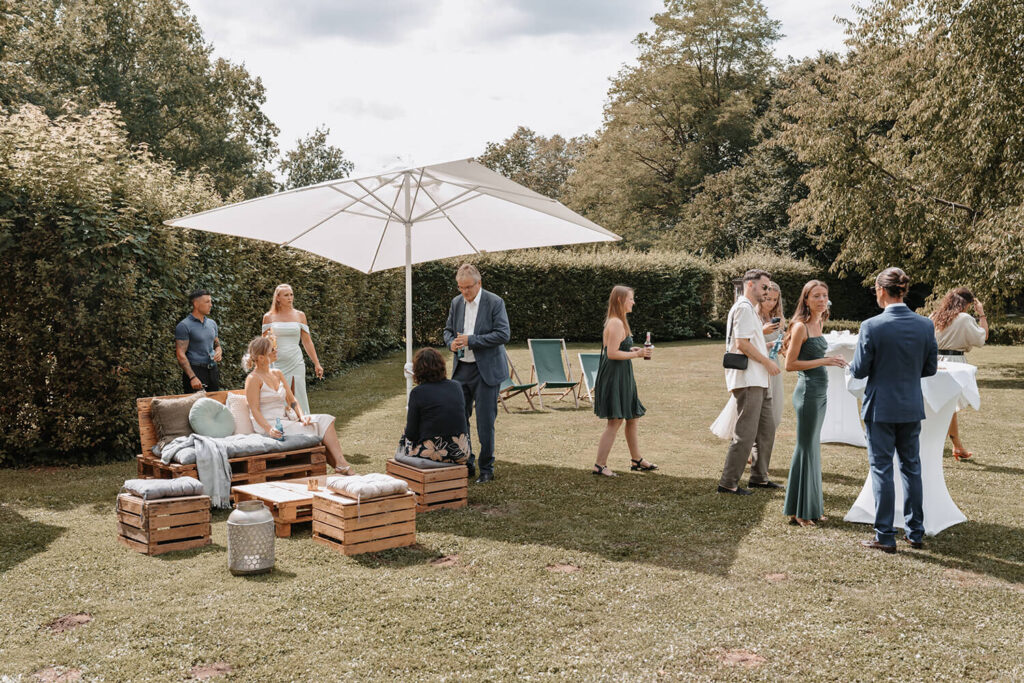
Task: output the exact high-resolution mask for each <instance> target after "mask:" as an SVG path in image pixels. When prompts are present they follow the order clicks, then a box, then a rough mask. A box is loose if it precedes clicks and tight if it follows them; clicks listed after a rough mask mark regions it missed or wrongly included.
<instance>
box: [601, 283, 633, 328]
mask: <svg viewBox="0 0 1024 683" xmlns="http://www.w3.org/2000/svg"><path fill="white" fill-rule="evenodd" d="M632 293H633V288H632V287H627V286H626V285H615V286H614V287H612V293H611V294H609V295H608V313H607V315H605V316H604V324H605V325H607V324H608V321H609V320H611V319H612V318H617V319H619V320H621V321H622V324H623V325H625V327H626V335H627V336H628V335H630V334H631V333H632V332H631V331H630V329H629V321H628V320H626V297H628V296H629V295H630V294H632Z"/></svg>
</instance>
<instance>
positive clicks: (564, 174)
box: [477, 126, 587, 199]
mask: <svg viewBox="0 0 1024 683" xmlns="http://www.w3.org/2000/svg"><path fill="white" fill-rule="evenodd" d="M586 144H587V138H586V137H585V136H581V137H576V138H570V139H568V140H566V139H565V138H563V137H562V136H561V135H557V134H556V135H552V136H551V137H549V138H548V137H544V136H543V135H537V133H535V132H534V131H532V130H531V129H529V128H527V127H525V126H519V127H518V128H516V132H515V133H513V134H512V135H511V136H509V137H508V138H506V139H505V140H503V141H502V142H488V143H487V146H486V147H485V148H484V153H483V154H481V155H480V156H479V157H477V161H479V162H480V163H481V164H483V165H484V166H487V167H488V168H489V169H491V170H492V171H497V172H498V173H500V174H502V175H503V176H505V177H506V178H509V179H511V180H514V181H516V182H517V183H520V184H521V185H525V186H526V187H528V188H530V189H531V190H533V191H534V192H539V193H540V194H542V195H544V196H546V197H551V198H552V199H562V196H563V192H564V188H565V182H566V181H567V180H568V179H569V175H570V174H571V173H572V172H573V170H574V168H575V165H576V162H577V161H579V159H580V157H581V156H582V153H583V150H584V149H585V146H586Z"/></svg>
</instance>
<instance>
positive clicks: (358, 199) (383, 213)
mask: <svg viewBox="0 0 1024 683" xmlns="http://www.w3.org/2000/svg"><path fill="white" fill-rule="evenodd" d="M356 186H357V187H358V188H359V189H360V190H362V191H363V192H365V193H366V194H364V195H363V196H362V197H357V196H355V195H354V194H352V193H350V192H346V191H345V190H342V189H341V188H338V187H332V188H331V189H332V190H334V191H335V192H337V193H338V194H343V195H345V196H346V197H348V198H349V199H353V200H355V201H354V202H353V204H355V203H359V204H362V205H363V206H365V207H366V208H368V209H370V210H371V211H376V212H377V213H379V214H380V215H381V216H382V217H384V218H389V216H388V213H387V211H385V210H384V209H382V208H380V206H376V205H374V204H371V203H370V202H368V201H366V195H370V196H371V197H373V198H374V199H376V200H377V201H378V202H379V203H380V204H381V206H384V207H387V204H385V203H384V202H382V201H380V199H379V198H378V197H376V196H375V195H374V194H373V191H371V190H368V189H366V188H365V187H363V185H362V184H360V183H359V181H356ZM381 187H383V185H382V186H381ZM379 189H380V187H377V188H374V191H376V190H379ZM349 206H352V204H349ZM346 208H348V207H346Z"/></svg>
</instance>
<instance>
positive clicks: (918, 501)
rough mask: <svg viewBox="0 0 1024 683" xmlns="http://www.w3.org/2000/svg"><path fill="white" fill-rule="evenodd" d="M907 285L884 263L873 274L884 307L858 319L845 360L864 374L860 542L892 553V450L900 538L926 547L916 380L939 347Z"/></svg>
mask: <svg viewBox="0 0 1024 683" xmlns="http://www.w3.org/2000/svg"><path fill="white" fill-rule="evenodd" d="M909 286H910V278H908V277H907V275H906V273H904V272H903V271H902V270H900V269H899V268H887V269H885V270H883V271H882V272H881V273H880V274H879V275H878V277H877V278H875V299H876V300H877V301H878V305H879V306H880V307H882V308H883V309H884V311H883V312H882V313H881V314H880V315H876V316H875V317H874V318H871V319H870V320H865V321H864V322H863V323H862V324H861V326H860V335H859V337H858V339H857V352H856V354H855V355H854V357H853V363H851V364H850V372H851V373H853V376H854V377H856V378H857V379H863V378H865V377H866V378H867V380H868V383H867V388H866V391H865V393H864V405H863V408H862V410H861V417H863V418H864V428H865V431H866V432H867V438H868V460H869V461H870V463H871V488H872V490H873V491H874V494H875V537H874V539H872V540H870V541H861V544H862V545H864V546H865V547H868V548H874V549H877V550H881V551H883V552H887V553H894V552H896V531H895V529H893V520H894V517H895V514H896V511H895V507H896V500H895V498H896V491H895V481H894V480H893V451H894V450H895V452H896V453H897V454H898V455H899V459H900V474H901V475H902V478H903V499H904V502H903V519H904V523H905V529H906V541H907V543H909V544H910V547H912V548H922V547H924V512H923V510H922V489H921V458H920V453H919V451H920V440H919V437H920V434H921V420H923V419H924V417H925V414H924V398H923V397H922V395H921V378H922V377H930V376H932V375H934V374H935V371H936V370H937V369H938V356H937V354H938V346H936V343H935V328H934V326H933V325H932V321H931V320H929V319H928V318H925V317H923V316H920V315H918V314H916V313H914V312H913V311H911V310H910V309H909V308H907V305H906V304H905V303H903V297H904V296H906V294H907V289H908V288H909Z"/></svg>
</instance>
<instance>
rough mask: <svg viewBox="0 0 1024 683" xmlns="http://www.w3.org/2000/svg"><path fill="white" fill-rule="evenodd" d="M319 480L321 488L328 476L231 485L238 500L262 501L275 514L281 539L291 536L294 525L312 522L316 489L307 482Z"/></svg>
mask: <svg viewBox="0 0 1024 683" xmlns="http://www.w3.org/2000/svg"><path fill="white" fill-rule="evenodd" d="M309 479H316V480H317V481H318V482H319V484H320V487H321V488H323V487H324V486H325V485H326V484H327V475H322V476H319V477H305V478H303V479H298V480H295V479H288V480H285V481H274V482H266V483H263V484H245V485H242V486H232V487H231V497H232V498H233V499H234V502H236V503H238V502H239V501H243V500H261V501H263V503H264V504H266V506H267V507H268V508H270V513H271V514H272V515H274V531H275V533H276V534H277V536H278V538H287V537H289V536H291V535H292V524H302V523H304V522H312V521H313V491H310V490H309V486H308V484H307V481H308V480H309Z"/></svg>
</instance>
